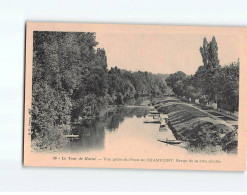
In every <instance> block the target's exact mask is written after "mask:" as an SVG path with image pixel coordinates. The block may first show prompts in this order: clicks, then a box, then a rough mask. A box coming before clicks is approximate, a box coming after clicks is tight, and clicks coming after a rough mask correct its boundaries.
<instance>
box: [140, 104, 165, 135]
mask: <svg viewBox="0 0 247 195" xmlns="http://www.w3.org/2000/svg"><path fill="white" fill-rule="evenodd" d="M167 122H168V115H167V114H161V113H159V112H158V111H157V110H155V109H152V110H151V111H150V113H149V115H148V116H147V118H146V120H145V121H144V123H158V124H160V131H162V130H167Z"/></svg>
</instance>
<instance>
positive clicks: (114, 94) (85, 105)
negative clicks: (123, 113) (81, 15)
mask: <svg viewBox="0 0 247 195" xmlns="http://www.w3.org/2000/svg"><path fill="white" fill-rule="evenodd" d="M33 40H34V43H33V72H32V83H33V85H32V109H31V132H32V136H31V137H32V140H33V142H32V143H33V145H34V147H37V148H39V149H54V148H59V147H61V146H62V145H63V144H64V143H66V140H65V139H64V138H63V134H65V133H68V132H70V124H71V122H72V121H78V120H79V119H82V118H94V117H96V116H98V115H99V114H100V112H101V111H102V110H104V109H106V108H107V107H109V105H120V104H124V103H126V102H127V101H128V100H129V99H131V98H138V97H140V96H150V97H155V96H159V95H162V94H164V93H166V89H167V85H166V82H165V80H164V79H163V77H162V76H161V75H154V74H152V73H148V72H140V71H138V72H131V71H127V70H120V69H119V68H117V67H115V68H111V69H110V70H108V69H107V58H106V52H105V50H104V49H100V48H96V46H97V45H98V43H97V42H96V35H95V33H91V32H87V33H86V32H85V33H84V32H69V33H68V32H41V31H39V32H37V31H36V32H34V33H33ZM37 138H38V139H37ZM54 140H57V141H54Z"/></svg>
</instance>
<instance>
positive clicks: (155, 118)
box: [144, 109, 182, 144]
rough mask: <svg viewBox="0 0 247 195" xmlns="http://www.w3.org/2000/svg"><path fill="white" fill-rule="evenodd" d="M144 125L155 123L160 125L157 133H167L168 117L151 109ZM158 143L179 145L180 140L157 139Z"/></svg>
mask: <svg viewBox="0 0 247 195" xmlns="http://www.w3.org/2000/svg"><path fill="white" fill-rule="evenodd" d="M144 123H156V124H160V127H159V131H167V130H168V129H169V128H168V124H167V123H168V115H167V114H162V113H159V112H158V111H157V110H156V109H152V110H151V111H150V113H149V115H148V116H147V118H146V120H145V121H144ZM158 141H160V142H163V143H167V144H180V143H182V141H181V140H168V139H158Z"/></svg>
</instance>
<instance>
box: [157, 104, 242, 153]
mask: <svg viewBox="0 0 247 195" xmlns="http://www.w3.org/2000/svg"><path fill="white" fill-rule="evenodd" d="M156 108H157V109H158V111H159V112H161V113H164V114H168V116H169V122H168V125H169V127H170V129H171V130H172V131H173V134H174V136H175V137H176V138H177V139H179V140H185V141H187V143H188V144H187V145H188V149H190V150H194V151H201V150H203V151H205V152H207V151H208V152H218V151H222V150H223V151H227V152H234V153H235V152H236V149H237V131H236V130H235V129H234V128H233V127H231V126H230V125H228V124H226V123H225V122H224V121H222V120H220V119H217V118H216V117H212V116H211V115H209V114H208V113H206V112H204V111H202V110H200V109H197V108H195V107H192V106H190V105H188V104H185V103H182V102H179V101H178V100H174V101H172V100H169V101H163V102H159V104H158V105H157V106H156Z"/></svg>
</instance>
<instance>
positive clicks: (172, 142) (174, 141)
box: [158, 139, 183, 144]
mask: <svg viewBox="0 0 247 195" xmlns="http://www.w3.org/2000/svg"><path fill="white" fill-rule="evenodd" d="M158 141H160V142H164V143H166V144H181V143H182V142H183V141H181V140H168V139H166V140H160V139H158Z"/></svg>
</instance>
